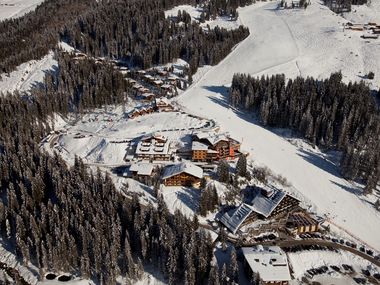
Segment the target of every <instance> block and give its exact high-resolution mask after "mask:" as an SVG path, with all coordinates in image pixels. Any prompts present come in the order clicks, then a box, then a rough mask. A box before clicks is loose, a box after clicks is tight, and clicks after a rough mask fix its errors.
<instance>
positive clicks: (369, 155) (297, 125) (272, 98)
mask: <svg viewBox="0 0 380 285" xmlns="http://www.w3.org/2000/svg"><path fill="white" fill-rule="evenodd" d="M229 100H230V104H231V105H232V106H234V107H237V108H241V109H244V110H246V111H248V112H253V113H255V114H258V115H259V118H260V120H261V122H262V123H263V124H264V125H265V126H271V127H281V128H291V129H293V130H296V131H297V132H298V133H299V134H300V135H301V136H302V137H304V138H306V139H308V140H310V141H311V142H312V143H313V144H315V145H318V146H321V147H323V148H327V149H338V150H341V151H343V156H342V161H341V169H342V174H343V175H344V176H345V177H346V178H348V179H353V180H355V179H363V180H364V181H365V182H366V185H367V186H366V188H365V191H364V192H365V193H369V192H371V191H372V190H373V189H374V188H375V187H376V185H377V183H378V182H379V181H380V117H379V115H380V114H379V108H378V104H377V102H376V99H375V98H374V97H373V96H372V95H371V91H370V90H369V88H368V87H367V86H366V85H365V84H364V83H363V82H360V83H349V84H345V83H343V82H342V74H341V73H334V74H332V75H331V76H330V78H329V79H326V80H323V81H319V80H316V79H314V78H310V77H308V78H301V77H297V78H296V79H294V80H292V79H289V80H286V79H285V76H284V75H276V76H272V77H261V78H254V77H251V76H249V75H244V74H235V75H234V77H233V80H232V86H231V88H230V96H229Z"/></svg>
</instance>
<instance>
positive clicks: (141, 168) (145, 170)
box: [129, 163, 154, 175]
mask: <svg viewBox="0 0 380 285" xmlns="http://www.w3.org/2000/svg"><path fill="white" fill-rule="evenodd" d="M153 169H154V166H153V164H150V163H135V164H132V165H131V167H130V168H129V170H130V171H132V172H137V175H151V174H152V171H153Z"/></svg>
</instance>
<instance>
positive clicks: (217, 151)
mask: <svg viewBox="0 0 380 285" xmlns="http://www.w3.org/2000/svg"><path fill="white" fill-rule="evenodd" d="M192 153H193V155H192V160H193V161H198V162H207V161H208V162H210V161H217V160H220V159H235V158H236V157H237V156H238V155H240V154H241V153H240V142H238V141H237V140H234V139H232V138H231V137H229V136H227V135H225V134H216V133H206V132H205V133H197V134H195V135H194V136H193V146H192Z"/></svg>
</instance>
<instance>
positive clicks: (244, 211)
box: [220, 188, 300, 233]
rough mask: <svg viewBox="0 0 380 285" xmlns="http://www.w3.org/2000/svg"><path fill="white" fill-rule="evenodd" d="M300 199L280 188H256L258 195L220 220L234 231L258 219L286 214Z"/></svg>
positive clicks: (268, 218)
mask: <svg viewBox="0 0 380 285" xmlns="http://www.w3.org/2000/svg"><path fill="white" fill-rule="evenodd" d="M299 202H300V201H299V200H298V199H296V198H295V197H293V196H291V195H289V194H288V193H286V192H284V191H281V190H279V189H274V188H273V189H262V188H258V189H256V195H255V196H254V198H253V199H252V200H251V201H250V202H249V203H242V204H240V205H239V206H238V207H237V208H236V209H234V210H232V211H230V212H227V213H225V214H224V215H223V216H222V217H221V219H220V222H221V223H222V224H224V225H225V226H226V227H227V228H228V229H229V230H230V231H231V232H232V233H236V232H237V231H238V230H239V229H240V228H241V227H243V226H246V225H249V224H250V223H252V222H253V221H255V220H257V219H263V220H270V219H273V218H276V217H278V216H281V215H286V214H288V213H290V212H291V211H293V210H294V209H296V208H297V207H298V206H299Z"/></svg>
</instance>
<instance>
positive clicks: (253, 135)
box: [178, 2, 380, 250]
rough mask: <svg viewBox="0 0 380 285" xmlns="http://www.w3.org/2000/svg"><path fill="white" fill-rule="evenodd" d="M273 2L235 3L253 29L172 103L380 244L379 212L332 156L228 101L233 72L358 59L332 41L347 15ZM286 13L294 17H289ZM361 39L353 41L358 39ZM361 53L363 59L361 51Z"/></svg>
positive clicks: (320, 71)
mask: <svg viewBox="0 0 380 285" xmlns="http://www.w3.org/2000/svg"><path fill="white" fill-rule="evenodd" d="M276 7H277V3H276V2H270V3H258V4H254V5H251V6H248V7H245V8H242V9H239V15H240V17H241V21H242V23H243V24H244V25H245V26H248V28H249V29H250V31H251V35H250V36H249V37H248V38H247V39H246V40H244V41H243V42H242V43H240V44H239V45H238V46H237V47H236V48H235V49H234V50H233V51H232V52H231V53H230V54H229V55H228V56H227V57H226V58H225V59H224V60H223V61H222V62H221V63H220V64H219V65H217V66H215V67H212V68H210V69H209V70H208V71H207V72H206V73H205V74H204V75H203V77H201V78H200V80H199V81H198V82H196V83H194V84H193V86H191V87H190V88H189V89H188V90H187V91H186V92H184V93H183V95H181V96H180V97H179V98H178V103H179V104H181V105H182V106H183V108H184V109H185V110H187V111H189V112H190V113H194V114H197V115H203V116H207V117H208V118H210V119H214V120H216V121H217V122H218V123H219V124H220V125H221V129H222V130H223V131H228V132H230V134H231V135H232V136H233V137H236V138H237V139H241V140H242V142H243V143H242V148H243V150H247V151H249V153H250V157H251V158H252V159H253V160H254V161H255V162H256V163H258V164H263V165H266V166H268V167H269V168H271V169H272V170H273V171H274V172H275V173H277V174H281V175H283V176H284V177H286V178H287V179H288V180H289V181H290V182H291V183H292V185H293V186H294V188H295V189H296V190H297V191H299V192H301V193H302V194H303V196H304V197H305V200H308V201H311V202H312V203H313V205H314V210H316V211H317V212H318V213H319V214H321V215H326V216H327V217H328V218H329V219H331V221H332V223H334V224H335V225H337V226H338V227H340V228H341V229H343V230H345V231H346V232H347V233H349V234H350V235H351V236H353V237H355V238H357V239H360V240H362V241H364V242H365V243H367V244H369V245H370V246H372V247H374V248H376V249H377V250H380V214H379V213H378V212H376V211H375V209H374V208H373V206H372V205H371V204H370V203H368V202H366V201H364V200H362V199H361V198H360V196H358V194H359V193H360V191H361V190H359V189H357V188H355V187H354V186H353V185H351V183H348V182H347V181H346V180H344V179H342V177H341V176H340V175H339V169H338V167H337V166H336V165H335V163H334V162H333V161H330V160H328V159H327V158H326V157H325V156H324V154H323V153H320V152H319V151H318V150H315V151H311V150H309V149H306V150H304V149H303V148H302V146H301V147H300V146H297V145H294V144H292V143H290V142H289V141H288V140H286V139H285V138H283V137H281V136H279V135H277V134H275V133H274V132H272V131H271V130H268V129H266V128H264V127H262V126H260V125H259V124H257V123H256V122H255V121H254V119H252V118H251V117H249V116H247V115H244V114H241V113H239V112H235V111H234V110H232V109H231V108H229V106H228V101H227V100H228V98H227V93H228V88H227V87H228V86H229V84H230V83H231V79H232V76H233V74H234V73H236V72H245V73H250V74H253V75H258V74H270V73H277V72H284V73H285V74H287V75H290V76H296V75H299V74H302V75H305V76H306V75H308V73H311V75H314V74H316V75H318V77H323V76H328V75H329V73H330V72H331V71H333V69H335V68H336V67H339V66H342V67H344V68H347V69H348V70H350V64H356V62H353V63H351V60H350V58H349V57H348V56H347V54H345V53H344V52H346V51H345V50H343V51H339V50H338V51H336V50H335V49H334V45H333V44H332V43H331V41H332V40H333V39H334V37H335V36H336V37H338V38H337V39H336V42H337V43H338V46H339V43H340V42H339V37H340V36H339V34H338V33H342V32H341V31H340V30H339V29H338V28H339V23H338V22H339V21H345V20H344V19H343V18H341V17H338V16H336V15H335V14H333V13H332V12H331V11H329V10H327V9H326V8H325V7H322V6H321V5H320V3H314V2H313V3H312V5H311V6H310V7H309V8H308V9H307V10H306V11H304V10H300V11H278V10H277V9H276ZM290 13H293V14H294V15H291V16H292V17H290V15H289V14H290ZM313 17H314V18H313ZM311 23H313V25H312V24H311ZM326 26H329V27H331V29H325V28H326ZM307 29H309V30H307ZM321 31H322V32H321ZM331 31H332V32H331ZM334 31H335V32H334ZM313 33H314V34H313ZM341 36H343V34H342V35H341ZM350 40H351V39H350ZM359 41H360V39H357V41H356V42H354V43H353V44H352V45H353V46H354V47H357V46H359V45H362V43H360V42H359ZM318 46H320V48H319V49H317V47H318ZM326 49H330V52H331V53H333V57H334V56H335V57H337V59H336V60H334V58H333V57H331V56H329V57H327V61H325V60H324V54H327V53H328V52H329V51H328V50H326ZM361 52H362V53H361V57H362V58H363V57H364V56H365V55H364V54H365V53H364V51H363V50H361ZM339 53H340V54H339ZM378 54H379V55H380V52H378ZM325 56H327V55H325ZM363 62H364V61H362V63H363ZM378 62H379V61H378ZM343 71H344V70H343ZM379 73H380V72H379ZM356 76H357V75H356V74H351V73H350V74H349V75H348V77H350V78H348V77H347V78H348V79H350V80H354V79H360V78H357V77H356ZM347 78H346V79H347Z"/></svg>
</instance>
